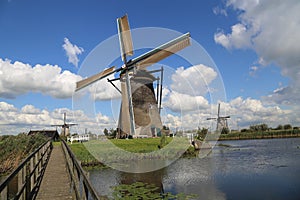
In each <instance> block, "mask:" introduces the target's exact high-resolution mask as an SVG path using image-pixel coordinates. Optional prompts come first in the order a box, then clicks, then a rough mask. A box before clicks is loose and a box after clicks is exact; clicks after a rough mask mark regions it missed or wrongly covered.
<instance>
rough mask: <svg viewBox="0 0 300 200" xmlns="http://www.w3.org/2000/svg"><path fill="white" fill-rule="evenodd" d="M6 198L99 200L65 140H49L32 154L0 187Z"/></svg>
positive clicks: (0, 191)
mask: <svg viewBox="0 0 300 200" xmlns="http://www.w3.org/2000/svg"><path fill="white" fill-rule="evenodd" d="M6 199H24V200H27V199H46V200H47V199H49V200H50V199H51V200H55V199H57V200H58V199H59V200H60V199H100V198H99V196H98V195H97V193H96V192H95V190H94V188H93V187H92V185H91V183H90V182H89V180H88V178H87V176H86V174H85V172H84V171H83V169H82V167H81V165H80V164H79V163H78V161H77V160H76V158H75V156H74V154H73V152H72V151H71V149H70V148H69V146H68V145H67V144H66V142H65V141H63V140H62V142H61V143H60V144H59V145H54V146H53V145H52V142H51V141H50V140H49V141H47V142H46V143H44V144H43V145H41V146H40V147H39V148H38V149H37V150H35V151H34V152H33V153H32V154H30V155H29V156H28V157H27V158H26V159H25V160H24V161H23V162H22V163H21V164H20V165H19V166H18V168H17V169H16V170H14V171H13V172H12V173H11V174H10V175H9V176H8V177H7V178H6V179H5V180H4V181H3V182H2V184H1V185H0V200H6Z"/></svg>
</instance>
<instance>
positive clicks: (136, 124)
mask: <svg viewBox="0 0 300 200" xmlns="http://www.w3.org/2000/svg"><path fill="white" fill-rule="evenodd" d="M117 24H118V35H119V42H120V50H121V58H122V61H123V63H124V64H123V65H122V66H121V67H119V68H116V67H115V66H113V67H110V68H108V69H106V70H104V71H102V72H100V73H98V74H96V75H93V76H91V77H89V78H86V79H84V80H81V81H79V82H77V83H76V90H75V91H78V90H80V89H82V88H84V87H87V86H88V85H90V84H92V83H94V82H96V81H99V80H101V79H103V78H105V77H107V76H109V75H111V74H117V73H118V74H117V75H118V76H117V78H114V79H112V80H109V79H108V81H109V82H110V83H111V84H112V85H113V86H114V87H115V88H116V89H117V90H118V91H119V92H120V93H121V95H122V102H121V108H120V114H119V120H118V132H119V133H118V135H119V137H127V136H129V135H132V136H133V137H135V136H138V135H147V136H156V135H158V134H159V132H160V131H161V130H162V122H161V118H160V109H161V106H160V105H161V94H162V79H163V78H162V76H163V68H161V69H160V70H153V71H149V70H147V67H149V66H151V65H153V64H155V63H157V62H159V61H160V60H163V59H164V58H166V57H168V56H171V55H172V54H174V53H176V52H178V51H180V50H182V49H184V48H185V47H187V46H189V45H190V34H189V33H186V34H183V35H182V36H180V37H178V38H175V39H174V40H171V41H169V42H167V43H165V44H163V45H161V46H159V47H157V48H155V49H153V50H150V51H148V52H146V53H144V54H142V55H140V56H138V57H136V58H133V59H130V60H127V57H128V56H133V54H134V52H133V43H132V38H131V32H130V27H129V23H128V17H127V15H125V16H123V17H121V18H118V19H117ZM156 72H161V78H160V79H158V78H155V77H154V76H153V73H156ZM157 80H161V82H160V91H158V92H157V97H155V96H156V95H155V92H154V87H153V82H154V81H157ZM113 81H120V83H121V84H120V85H121V89H119V88H117V87H116V85H114V84H113V83H112V82H113ZM158 93H160V94H159V95H158Z"/></svg>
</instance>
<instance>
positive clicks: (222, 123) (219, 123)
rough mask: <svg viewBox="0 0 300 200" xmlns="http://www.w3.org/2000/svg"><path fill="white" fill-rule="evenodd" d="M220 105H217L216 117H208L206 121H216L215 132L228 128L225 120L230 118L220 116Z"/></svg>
mask: <svg viewBox="0 0 300 200" xmlns="http://www.w3.org/2000/svg"><path fill="white" fill-rule="evenodd" d="M220 105H221V104H220V103H219V104H218V115H217V117H209V118H207V120H217V128H216V130H217V131H222V129H223V128H228V123H227V119H229V118H230V116H224V117H221V116H220Z"/></svg>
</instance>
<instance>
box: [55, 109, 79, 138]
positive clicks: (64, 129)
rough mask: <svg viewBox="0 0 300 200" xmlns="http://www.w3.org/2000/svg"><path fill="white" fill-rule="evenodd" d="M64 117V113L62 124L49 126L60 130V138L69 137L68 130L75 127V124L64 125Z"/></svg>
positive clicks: (65, 115)
mask: <svg viewBox="0 0 300 200" xmlns="http://www.w3.org/2000/svg"><path fill="white" fill-rule="evenodd" d="M66 117H67V114H66V113H64V123H63V124H54V125H51V126H56V127H58V126H59V127H61V128H62V130H61V136H69V130H70V126H75V125H77V124H74V123H68V124H67V123H66Z"/></svg>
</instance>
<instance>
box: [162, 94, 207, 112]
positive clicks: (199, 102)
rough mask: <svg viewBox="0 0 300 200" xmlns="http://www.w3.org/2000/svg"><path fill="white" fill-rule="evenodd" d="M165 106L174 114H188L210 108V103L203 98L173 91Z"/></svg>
mask: <svg viewBox="0 0 300 200" xmlns="http://www.w3.org/2000/svg"><path fill="white" fill-rule="evenodd" d="M163 106H164V107H167V108H169V109H171V110H172V111H173V112H187V111H194V110H199V109H202V108H206V107H208V101H207V100H206V99H205V98H204V97H203V96H191V95H188V94H182V93H178V92H176V91H172V92H171V93H170V94H169V97H168V98H167V101H166V102H164V103H163Z"/></svg>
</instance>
